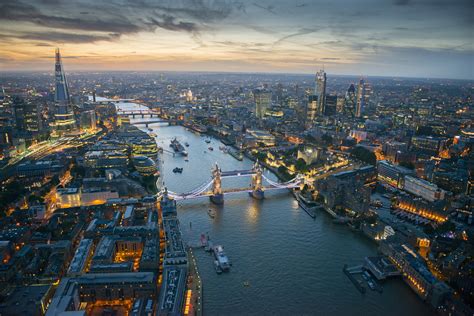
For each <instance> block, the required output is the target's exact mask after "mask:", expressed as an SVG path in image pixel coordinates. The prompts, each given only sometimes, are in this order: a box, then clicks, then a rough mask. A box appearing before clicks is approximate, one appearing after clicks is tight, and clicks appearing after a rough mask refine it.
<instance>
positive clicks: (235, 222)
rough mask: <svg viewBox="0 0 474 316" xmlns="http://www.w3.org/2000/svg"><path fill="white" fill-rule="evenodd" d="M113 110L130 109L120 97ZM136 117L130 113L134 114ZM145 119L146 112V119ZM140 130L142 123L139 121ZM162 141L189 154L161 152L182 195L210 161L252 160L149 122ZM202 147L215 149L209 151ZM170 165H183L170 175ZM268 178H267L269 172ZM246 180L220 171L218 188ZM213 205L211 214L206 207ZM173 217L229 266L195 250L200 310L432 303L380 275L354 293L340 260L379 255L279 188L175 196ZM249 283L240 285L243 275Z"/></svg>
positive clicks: (379, 308)
mask: <svg viewBox="0 0 474 316" xmlns="http://www.w3.org/2000/svg"><path fill="white" fill-rule="evenodd" d="M119 106H120V107H121V108H124V107H127V108H129V107H133V105H132V104H126V105H125V104H120V105H119ZM141 120H143V119H132V123H133V122H137V121H141ZM144 120H146V119H144ZM139 127H140V128H141V129H143V130H144V131H148V130H147V128H146V127H145V126H144V125H139ZM149 127H150V128H152V129H153V132H154V133H155V134H157V136H156V141H157V144H158V145H159V146H160V147H163V148H164V149H166V150H169V149H170V148H169V143H170V141H171V140H172V139H173V138H174V137H176V138H177V139H178V140H179V141H180V142H181V143H182V144H184V143H185V142H187V143H189V145H190V146H189V147H187V148H186V150H187V151H188V152H189V157H188V158H189V161H188V162H186V161H185V159H184V157H173V155H172V154H170V153H167V152H164V153H163V154H162V156H161V157H162V170H161V171H162V173H161V176H162V177H163V182H164V185H165V186H166V187H167V188H168V189H169V190H170V191H173V192H178V193H183V192H187V191H190V190H192V189H194V188H195V187H198V186H199V185H201V184H202V183H204V182H207V181H209V179H210V176H211V168H212V167H213V166H214V165H215V164H216V163H218V165H219V167H220V168H221V169H222V170H223V171H228V170H236V169H250V168H251V166H252V164H253V162H252V161H250V160H248V159H244V160H243V161H237V160H236V159H234V158H233V157H232V156H230V155H228V154H226V153H224V152H223V151H221V150H219V147H220V146H223V144H222V143H221V142H220V141H219V140H217V139H211V143H209V144H208V143H206V142H205V140H206V139H208V137H207V136H206V137H205V136H201V135H199V134H197V133H194V132H191V131H188V130H187V129H186V128H184V127H181V126H167V125H166V124H152V125H150V126H149ZM208 147H213V149H214V150H213V151H211V150H209V148H208ZM175 167H180V168H183V173H182V174H179V173H173V172H172V169H173V168H175ZM265 175H266V176H267V177H269V178H272V179H275V177H274V176H273V175H271V174H269V173H268V172H265ZM249 184H250V178H245V177H244V178H231V179H223V186H224V187H233V188H236V187H248V186H249ZM209 209H213V210H215V213H216V216H215V218H214V219H212V218H210V217H209V215H208V213H207V211H208V210H209ZM178 217H179V219H180V222H181V229H182V232H183V236H184V238H185V241H186V242H188V243H191V244H196V243H197V242H198V240H199V236H200V234H201V233H208V234H209V236H210V238H211V240H212V241H213V242H214V244H221V245H223V246H224V249H225V251H226V254H227V255H228V257H229V259H230V260H231V262H232V263H233V266H232V268H231V270H230V272H229V273H223V274H221V275H218V274H216V272H215V270H214V267H213V259H212V257H211V256H210V254H208V253H206V252H204V250H201V249H196V250H195V256H196V258H197V261H198V267H199V271H200V274H201V278H202V282H203V300H204V308H203V310H204V314H205V315H243V314H244V315H275V314H278V315H289V314H291V315H314V314H318V315H331V314H332V315H382V314H383V315H405V316H408V315H430V314H431V313H430V310H429V309H428V307H427V305H425V304H424V303H423V302H422V301H421V300H420V299H419V298H418V297H417V296H416V294H415V293H414V292H413V291H412V290H411V289H410V288H409V287H408V286H407V285H406V284H405V283H404V282H403V281H402V280H401V279H391V280H388V281H386V282H384V283H383V293H381V294H380V293H378V292H375V291H370V290H368V291H367V293H366V294H364V295H362V294H361V293H360V292H359V291H358V290H357V289H356V288H355V287H354V285H353V284H352V283H351V281H350V280H349V279H348V278H347V276H346V275H345V274H344V273H343V272H342V268H343V266H344V264H349V265H357V264H361V263H362V261H363V259H364V257H365V256H370V255H375V254H377V247H376V245H375V244H374V243H373V242H372V241H370V240H369V239H367V238H365V237H364V236H362V235H360V234H359V233H356V232H352V231H351V230H349V229H348V227H346V226H341V225H337V224H334V223H333V222H332V220H331V218H330V217H329V215H327V214H326V213H322V212H320V213H317V217H316V219H314V220H313V219H312V218H311V217H309V216H308V214H306V213H305V212H304V211H303V210H302V209H300V208H299V207H298V204H297V202H296V200H295V199H294V198H293V196H292V195H291V194H290V193H289V192H288V191H287V190H283V191H272V192H266V194H265V199H264V200H261V201H258V200H255V199H252V198H251V197H250V196H248V194H247V193H237V194H232V195H226V196H225V202H224V205H222V206H216V205H213V204H212V203H210V201H209V199H208V198H201V199H195V200H188V201H183V202H178ZM246 282H248V286H244V283H246Z"/></svg>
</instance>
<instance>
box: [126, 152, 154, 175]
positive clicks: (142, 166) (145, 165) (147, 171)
mask: <svg viewBox="0 0 474 316" xmlns="http://www.w3.org/2000/svg"><path fill="white" fill-rule="evenodd" d="M132 161H133V165H134V166H135V169H137V171H138V173H140V174H141V175H142V176H153V175H156V174H157V172H158V170H157V168H156V164H155V162H154V161H153V160H151V159H150V158H148V157H146V156H134V157H133V159H132Z"/></svg>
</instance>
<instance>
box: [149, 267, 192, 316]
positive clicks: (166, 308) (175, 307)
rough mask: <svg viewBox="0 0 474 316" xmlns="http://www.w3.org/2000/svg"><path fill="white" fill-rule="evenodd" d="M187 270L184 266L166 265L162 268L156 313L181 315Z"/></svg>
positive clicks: (159, 315)
mask: <svg viewBox="0 0 474 316" xmlns="http://www.w3.org/2000/svg"><path fill="white" fill-rule="evenodd" d="M186 277H187V271H186V269H184V268H176V267H167V268H165V269H164V270H163V281H162V282H163V283H162V285H161V291H160V298H159V299H158V306H157V312H156V315H158V316H165V315H182V312H183V307H184V300H185V293H186V292H185V290H186Z"/></svg>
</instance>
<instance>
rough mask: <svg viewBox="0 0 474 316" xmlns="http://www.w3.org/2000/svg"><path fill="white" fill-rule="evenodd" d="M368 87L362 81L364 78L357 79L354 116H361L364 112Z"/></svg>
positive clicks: (368, 94) (367, 101)
mask: <svg viewBox="0 0 474 316" xmlns="http://www.w3.org/2000/svg"><path fill="white" fill-rule="evenodd" d="M369 96H370V88H369V85H368V84H367V83H366V82H365V81H364V79H360V80H359V85H358V86H357V96H356V103H355V105H356V109H355V116H356V117H362V116H363V115H364V114H365V111H366V107H367V105H368V103H369Z"/></svg>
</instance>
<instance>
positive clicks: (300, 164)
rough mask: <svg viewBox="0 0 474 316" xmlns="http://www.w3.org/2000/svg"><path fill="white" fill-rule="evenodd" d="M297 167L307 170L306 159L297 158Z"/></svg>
mask: <svg viewBox="0 0 474 316" xmlns="http://www.w3.org/2000/svg"><path fill="white" fill-rule="evenodd" d="M295 168H296V170H298V171H305V170H306V161H304V159H302V158H299V159H298V160H296V163H295Z"/></svg>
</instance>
